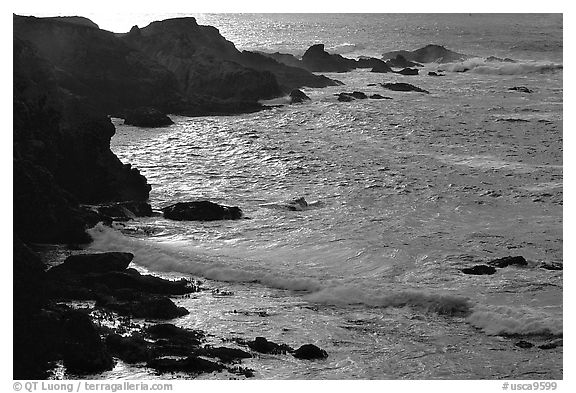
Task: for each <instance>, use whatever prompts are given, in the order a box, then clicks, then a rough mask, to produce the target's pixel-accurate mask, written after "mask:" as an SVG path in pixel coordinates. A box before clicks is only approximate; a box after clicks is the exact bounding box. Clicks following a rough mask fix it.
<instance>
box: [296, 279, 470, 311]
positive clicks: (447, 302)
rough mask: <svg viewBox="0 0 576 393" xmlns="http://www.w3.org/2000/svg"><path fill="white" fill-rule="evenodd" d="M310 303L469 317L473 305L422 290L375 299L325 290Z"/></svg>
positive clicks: (354, 291)
mask: <svg viewBox="0 0 576 393" xmlns="http://www.w3.org/2000/svg"><path fill="white" fill-rule="evenodd" d="M306 298H307V299H308V300H309V301H312V302H315V303H321V304H330V305H340V306H342V305H354V304H362V305H367V306H371V307H384V308H386V307H406V306H410V307H414V308H417V309H421V310H424V311H432V312H436V313H438V314H441V315H453V316H457V315H467V314H469V313H470V307H471V303H470V301H469V299H468V298H466V297H463V296H457V295H449V294H435V293H429V292H426V291H419V290H404V291H398V292H394V293H389V294H385V295H376V296H375V295H373V294H370V293H369V292H367V291H366V290H364V289H359V288H355V287H347V286H341V287H333V288H325V289H322V290H320V291H317V292H314V293H312V294H309V295H307V296H306Z"/></svg>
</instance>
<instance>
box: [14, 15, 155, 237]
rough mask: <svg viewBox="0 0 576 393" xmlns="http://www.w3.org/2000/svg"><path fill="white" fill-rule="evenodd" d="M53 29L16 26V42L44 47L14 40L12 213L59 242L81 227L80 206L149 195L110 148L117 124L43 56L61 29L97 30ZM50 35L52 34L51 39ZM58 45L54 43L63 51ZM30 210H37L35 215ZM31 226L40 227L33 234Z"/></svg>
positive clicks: (31, 23) (28, 22) (21, 22)
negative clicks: (13, 181)
mask: <svg viewBox="0 0 576 393" xmlns="http://www.w3.org/2000/svg"><path fill="white" fill-rule="evenodd" d="M55 23H56V22H46V21H44V22H41V21H40V22H39V21H38V20H37V19H36V18H22V19H20V18H19V17H15V22H14V24H15V27H14V35H15V37H18V36H19V35H20V34H22V36H23V37H26V38H29V39H31V40H32V41H34V42H36V40H37V39H38V37H40V36H43V34H44V33H46V37H43V39H42V40H41V41H40V42H38V45H45V46H46V47H43V49H37V48H35V47H33V46H32V44H31V42H28V41H24V40H21V39H18V38H15V39H14V175H15V176H14V179H15V184H14V186H15V187H14V191H15V213H17V215H18V218H19V220H18V222H20V221H23V222H27V220H31V221H32V222H31V224H30V228H29V229H31V230H30V233H35V232H44V233H45V234H49V235H50V237H57V235H58V233H59V232H60V231H59V228H61V227H63V226H64V224H66V225H65V226H66V227H67V228H71V227H73V228H78V227H80V228H82V227H83V223H82V222H81V217H80V215H79V214H78V202H81V203H99V202H104V201H106V202H108V201H113V200H146V199H147V198H148V194H149V191H150V186H149V185H148V184H147V183H146V179H145V178H144V177H143V176H141V175H140V173H139V172H138V171H137V170H136V169H133V168H132V167H131V166H129V165H124V164H122V162H120V160H119V159H118V158H117V157H116V156H115V155H114V153H112V151H111V150H110V138H111V137H112V136H113V135H114V132H115V130H114V126H113V124H112V123H111V121H110V119H108V117H107V116H106V114H105V112H104V111H99V110H98V109H97V108H96V109H95V107H97V105H96V104H95V103H94V102H86V101H85V100H84V99H80V98H79V97H81V96H85V95H86V94H88V95H89V94H90V93H82V92H80V91H78V92H75V93H76V94H71V93H70V89H73V87H72V86H66V88H63V87H61V86H60V85H65V81H63V80H61V79H59V77H62V76H67V77H70V74H69V73H66V72H64V70H65V68H62V69H60V68H57V67H55V66H54V65H52V64H51V63H50V62H49V61H48V60H47V59H49V57H47V58H41V57H40V55H41V54H43V55H45V56H48V53H49V54H52V55H53V56H56V54H53V53H52V52H58V53H59V51H57V50H55V48H51V47H49V46H50V45H49V44H48V42H49V41H50V39H52V38H54V37H53V36H52V35H51V34H52V33H55V31H56V30H57V31H60V32H61V33H62V34H65V32H66V31H68V30H69V29H72V31H74V30H75V29H80V30H81V31H98V30H97V29H92V28H81V27H78V26H73V25H71V24H59V25H62V26H60V27H59V28H58V29H56V27H55V26H54V24H55ZM21 29H22V31H20V30H21ZM45 29H47V30H50V29H55V30H54V31H52V30H51V33H50V32H48V31H45ZM60 38H61V39H62V40H64V41H66V39H65V38H64V37H60ZM44 39H45V40H44ZM54 39H55V40H56V41H55V42H54V43H52V44H54V45H56V46H58V45H59V44H58V41H57V39H56V38H54ZM60 44H61V43H60ZM70 46H73V45H72V44H71V43H70ZM66 49H70V48H69V47H68V46H66ZM71 57H72V58H74V55H71ZM98 72H100V68H99V69H98ZM31 206H35V208H34V209H30V207H31ZM35 209H37V210H38V213H36V212H35V211H34V210H35ZM23 210H24V211H23ZM26 210H31V211H32V212H34V213H35V214H32V213H31V212H28V213H27V212H26ZM41 211H44V213H43V214H41ZM20 216H22V217H20ZM34 223H36V224H37V225H36V227H37V228H38V229H34V228H33V224H34ZM46 226H49V227H50V230H46V229H45V228H44V227H46ZM64 229H65V228H63V229H62V230H64ZM69 231H70V230H69ZM74 231H75V232H78V229H75V230H74ZM23 232H24V231H23ZM45 236H46V235H45ZM59 237H63V236H59ZM84 237H85V238H88V237H87V235H84ZM42 240H44V239H42ZM58 240H59V239H58ZM89 240H90V239H89V238H88V239H87V241H89ZM48 241H50V240H48Z"/></svg>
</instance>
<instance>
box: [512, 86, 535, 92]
mask: <svg viewBox="0 0 576 393" xmlns="http://www.w3.org/2000/svg"><path fill="white" fill-rule="evenodd" d="M508 90H512V91H519V92H521V93H532V92H533V91H532V90H530V89H529V88H527V87H526V86H514V87H511V88H509V89H508Z"/></svg>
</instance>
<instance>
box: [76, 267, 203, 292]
mask: <svg viewBox="0 0 576 393" xmlns="http://www.w3.org/2000/svg"><path fill="white" fill-rule="evenodd" d="M83 283H85V284H87V286H88V287H89V288H95V289H97V286H98V285H100V286H102V285H104V286H106V287H107V288H108V289H109V290H119V289H128V290H135V291H142V292H146V293H150V294H160V295H184V294H187V293H192V292H197V291H198V288H197V287H194V286H190V285H189V284H190V283H189V281H188V280H186V279H183V278H182V279H180V280H177V281H172V280H166V279H164V278H160V277H156V276H152V275H147V274H145V275H142V274H140V273H138V272H137V271H135V270H134V271H126V272H108V273H106V274H92V275H89V276H88V277H86V278H85V279H84V280H83ZM100 289H101V288H100ZM110 293H112V294H116V293H115V292H110Z"/></svg>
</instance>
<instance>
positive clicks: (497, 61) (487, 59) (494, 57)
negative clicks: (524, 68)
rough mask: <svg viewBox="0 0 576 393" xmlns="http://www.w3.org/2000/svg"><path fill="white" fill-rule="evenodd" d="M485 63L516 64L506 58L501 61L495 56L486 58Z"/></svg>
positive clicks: (514, 61)
mask: <svg viewBox="0 0 576 393" xmlns="http://www.w3.org/2000/svg"><path fill="white" fill-rule="evenodd" d="M486 61H487V62H490V63H493V62H496V63H516V60H512V59H510V58H508V57H506V58H504V59H502V58H500V57H496V56H489V57H487V58H486Z"/></svg>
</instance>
